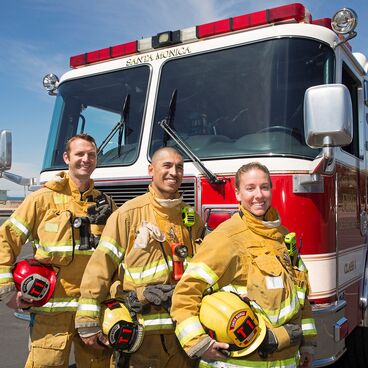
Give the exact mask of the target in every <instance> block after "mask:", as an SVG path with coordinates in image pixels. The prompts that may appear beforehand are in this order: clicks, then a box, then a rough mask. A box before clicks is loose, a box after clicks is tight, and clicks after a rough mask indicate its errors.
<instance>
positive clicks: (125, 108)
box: [97, 94, 130, 157]
mask: <svg viewBox="0 0 368 368" xmlns="http://www.w3.org/2000/svg"><path fill="white" fill-rule="evenodd" d="M129 110H130V94H127V95H126V97H125V100H124V104H123V108H122V110H121V115H120V120H119V121H118V122H117V123H116V125H115V126H114V127H113V128H112V129H111V131H110V133H109V134H108V135H107V137H106V138H105V139H104V140H103V142H102V143H101V145H100V147H98V149H97V154H98V155H99V154H101V153H102V150H103V149H104V148H105V147H106V145H107V144H108V143H109V142H110V140H111V138H112V137H113V136H114V135H115V133H116V132H117V131H119V135H118V157H119V156H120V152H121V142H122V139H123V130H124V126H125V125H126V123H127V121H128V117H129Z"/></svg>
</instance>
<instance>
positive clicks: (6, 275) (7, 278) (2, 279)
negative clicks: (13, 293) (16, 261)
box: [0, 266, 13, 284]
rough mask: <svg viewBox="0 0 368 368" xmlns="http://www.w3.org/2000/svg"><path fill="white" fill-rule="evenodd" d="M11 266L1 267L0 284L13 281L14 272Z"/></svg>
mask: <svg viewBox="0 0 368 368" xmlns="http://www.w3.org/2000/svg"><path fill="white" fill-rule="evenodd" d="M11 269H12V267H11V266H2V267H0V284H5V283H9V282H13V274H12V272H11Z"/></svg>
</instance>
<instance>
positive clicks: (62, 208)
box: [0, 134, 115, 368]
mask: <svg viewBox="0 0 368 368" xmlns="http://www.w3.org/2000/svg"><path fill="white" fill-rule="evenodd" d="M65 155H66V156H65V157H66V162H67V164H68V165H69V173H66V172H61V173H60V174H58V176H56V178H55V180H52V181H48V182H47V183H46V184H45V185H44V188H42V189H40V190H38V191H36V192H34V193H31V194H29V195H28V196H27V197H26V199H25V200H24V202H23V203H22V204H21V205H20V206H19V207H18V208H17V210H16V211H15V212H14V214H13V215H12V216H11V217H10V218H9V219H8V220H7V221H6V222H5V223H4V224H3V226H2V227H1V229H0V260H1V261H0V262H1V265H0V294H5V293H8V294H13V295H11V298H10V299H11V300H10V301H9V303H8V305H9V306H12V307H15V308H31V309H30V311H31V325H30V326H31V329H30V331H31V335H30V337H31V351H30V354H29V357H28V360H27V363H26V367H27V368H28V367H51V366H52V367H68V366H69V353H70V349H71V344H72V342H74V345H75V347H74V350H75V356H76V363H77V366H78V367H85V368H87V367H105V366H106V365H107V364H109V359H110V355H111V353H110V352H109V351H108V350H106V351H96V350H94V349H91V348H88V347H86V346H85V345H84V344H83V343H82V341H81V340H80V338H79V336H78V334H77V332H76V330H75V327H74V317H75V313H76V311H77V307H78V299H79V295H80V294H79V286H80V282H81V280H82V275H83V272H84V269H85V267H86V265H87V263H88V260H89V258H90V256H91V255H92V253H93V251H94V248H93V247H90V246H89V245H88V244H84V245H85V247H84V248H85V249H84V250H83V244H81V241H80V240H81V239H80V236H79V231H77V229H74V230H73V227H72V222H73V219H75V218H78V217H84V218H85V217H86V216H87V209H88V208H89V207H91V206H94V205H96V203H97V202H98V201H99V200H102V201H103V202H104V203H105V204H106V206H104V211H105V214H103V216H102V217H104V219H103V218H100V220H101V221H98V222H99V223H100V224H91V225H90V226H91V233H92V234H93V235H95V236H100V235H101V233H102V229H103V227H104V225H103V223H104V222H106V217H107V216H108V214H110V213H111V210H112V209H115V205H114V204H113V203H112V202H111V200H110V199H109V198H107V197H105V196H104V195H102V193H101V192H100V191H98V190H96V189H94V187H93V181H92V180H91V179H90V175H91V173H92V171H93V170H94V169H95V166H96V144H95V142H94V140H93V138H92V137H90V136H88V135H85V134H82V135H78V136H75V137H73V138H71V139H70V141H69V143H68V145H67V152H66V154H65ZM105 201H106V202H108V203H106V202H105ZM95 208H96V207H95ZM27 240H28V241H32V242H33V247H34V258H35V259H36V260H38V261H40V262H41V263H45V264H51V265H52V266H53V267H54V270H55V271H56V273H57V281H56V286H55V290H54V292H53V295H52V297H51V299H50V300H49V301H48V302H47V303H46V304H44V305H43V306H41V307H32V303H28V302H26V301H24V300H23V299H22V298H21V294H20V292H18V293H15V292H13V291H14V290H15V285H14V282H13V278H12V273H11V269H12V265H13V264H14V262H15V260H16V257H17V256H18V255H19V253H20V251H21V248H22V246H23V245H24V244H25V243H26V241H27ZM97 242H98V241H97ZM97 242H96V245H97ZM10 292H13V293H10Z"/></svg>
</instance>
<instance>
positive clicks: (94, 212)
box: [87, 204, 111, 225]
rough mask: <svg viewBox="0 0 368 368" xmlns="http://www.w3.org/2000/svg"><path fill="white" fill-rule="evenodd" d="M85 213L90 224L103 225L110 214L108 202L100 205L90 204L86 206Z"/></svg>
mask: <svg viewBox="0 0 368 368" xmlns="http://www.w3.org/2000/svg"><path fill="white" fill-rule="evenodd" d="M87 214H88V219H89V222H90V223H91V224H96V225H105V224H106V221H107V219H108V218H109V216H110V215H111V207H110V205H109V204H103V205H101V206H95V205H92V206H90V207H88V209H87Z"/></svg>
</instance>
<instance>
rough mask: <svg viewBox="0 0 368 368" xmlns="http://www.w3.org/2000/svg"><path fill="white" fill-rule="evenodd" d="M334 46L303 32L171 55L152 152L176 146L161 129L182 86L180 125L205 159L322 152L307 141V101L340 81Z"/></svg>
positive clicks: (174, 123) (177, 119) (175, 125)
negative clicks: (314, 91)
mask: <svg viewBox="0 0 368 368" xmlns="http://www.w3.org/2000/svg"><path fill="white" fill-rule="evenodd" d="M334 65H335V59H334V54H333V51H332V49H331V48H329V47H328V46H326V45H325V44H322V43H320V42H317V41H313V40H309V39H304V38H303V39H300V38H285V39H282V38H281V39H272V40H267V41H263V42H258V43H252V44H247V45H243V46H238V47H232V48H227V49H222V50H218V51H214V52H208V53H204V54H200V55H194V56H188V57H185V58H181V59H176V60H169V61H168V62H166V64H165V65H164V66H163V68H162V73H161V80H160V85H159V93H158V99H157V104H156V110H155V117H154V126H153V130H152V134H151V146H150V153H151V154H152V153H153V152H154V151H155V150H156V149H157V148H159V147H161V146H163V145H175V143H174V142H173V141H172V140H170V139H169V140H168V139H167V135H166V136H165V133H164V132H163V130H162V129H161V128H160V127H159V125H158V124H157V122H159V121H161V120H162V119H163V118H165V116H166V115H167V112H168V106H169V102H170V98H171V95H172V93H173V91H174V90H177V101H176V111H175V119H173V121H172V126H171V128H173V129H174V130H175V131H176V132H177V133H178V134H179V135H180V137H181V138H182V139H183V140H184V141H185V143H186V144H187V145H188V146H189V147H190V148H191V149H192V151H193V152H194V153H195V154H196V155H197V156H198V157H199V158H201V159H207V158H210V159H211V158H213V159H214V158H222V157H239V156H242V157H245V156H262V155H267V156H270V155H272V156H286V155H287V156H292V157H293V156H295V157H313V158H314V157H315V156H316V154H317V153H316V150H313V149H311V148H309V147H308V146H307V145H306V143H305V139H304V123H303V99H304V93H305V90H306V89H307V88H308V87H310V86H313V85H317V84H326V83H332V82H333V75H334Z"/></svg>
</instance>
